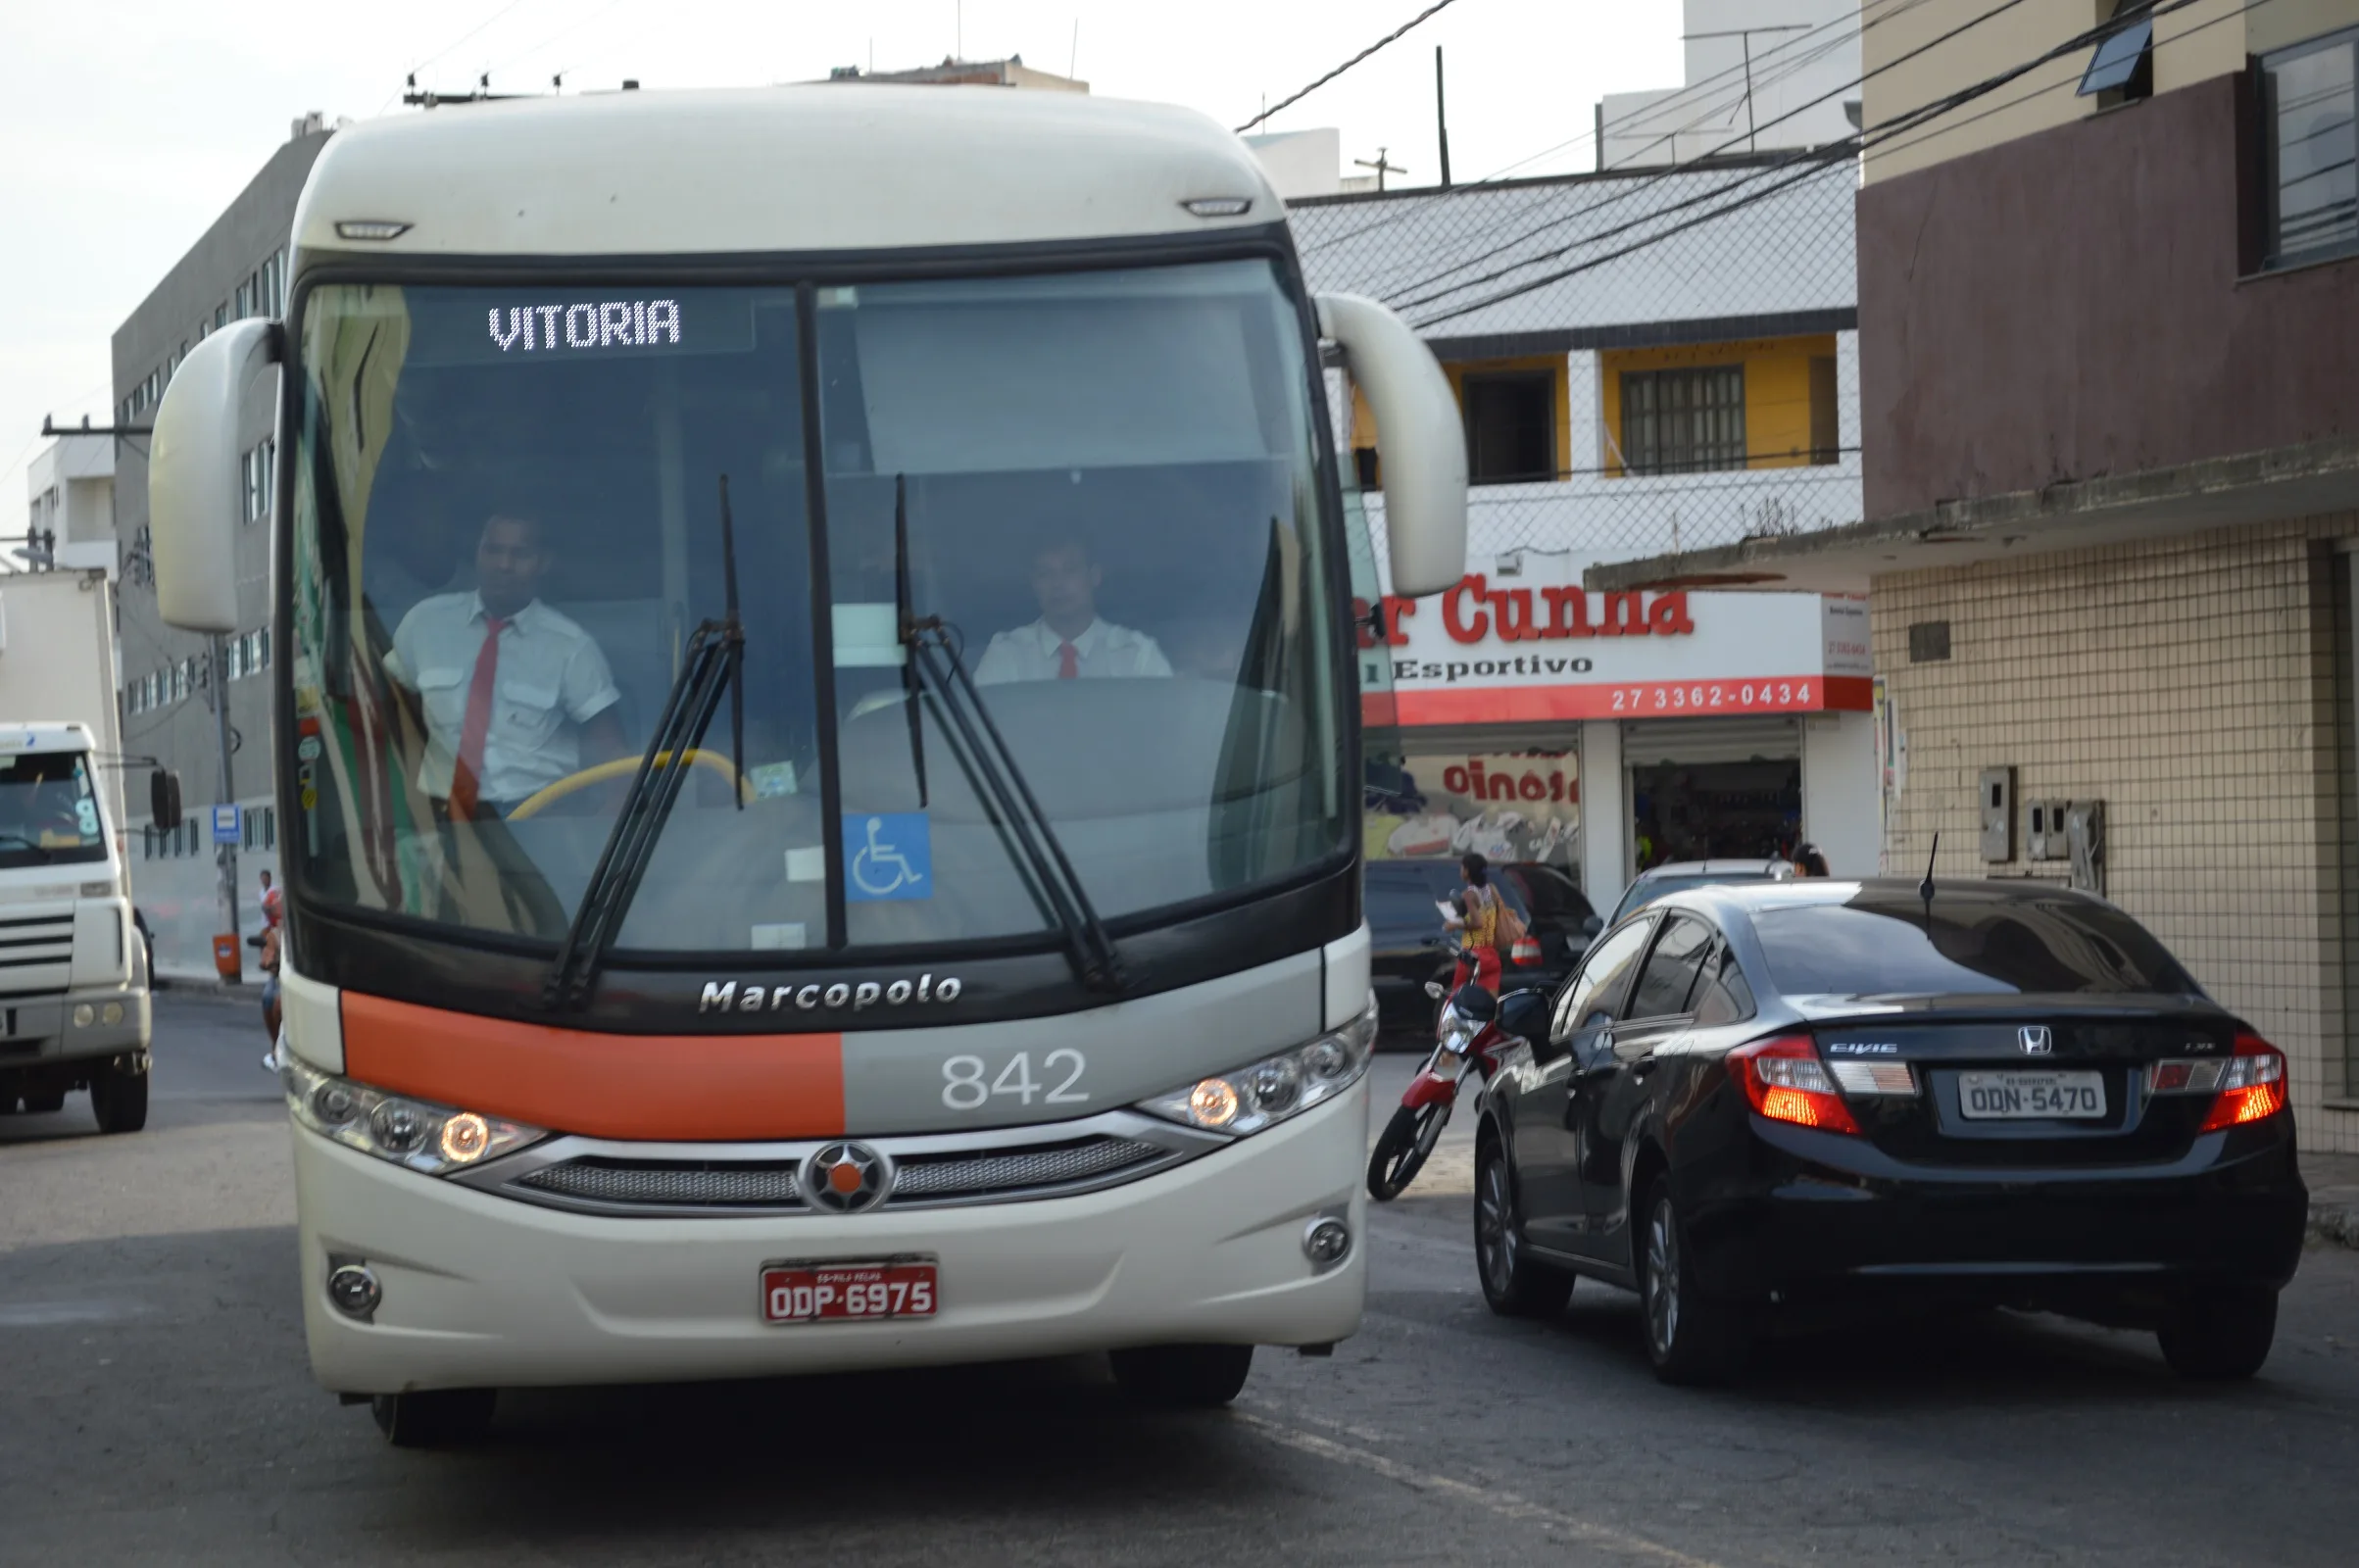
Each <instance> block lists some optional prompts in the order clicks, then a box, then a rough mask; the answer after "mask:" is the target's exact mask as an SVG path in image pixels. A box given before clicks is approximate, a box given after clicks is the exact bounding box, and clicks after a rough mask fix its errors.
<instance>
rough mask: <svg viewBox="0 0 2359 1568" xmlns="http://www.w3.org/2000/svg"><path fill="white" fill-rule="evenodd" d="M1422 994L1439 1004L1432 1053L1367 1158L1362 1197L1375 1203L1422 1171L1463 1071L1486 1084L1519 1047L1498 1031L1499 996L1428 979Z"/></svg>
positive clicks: (1445, 1122) (1438, 1138)
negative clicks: (1451, 987) (1365, 1194)
mask: <svg viewBox="0 0 2359 1568" xmlns="http://www.w3.org/2000/svg"><path fill="white" fill-rule="evenodd" d="M1425 990H1426V994H1427V995H1428V996H1431V997H1433V998H1434V999H1435V1000H1436V1001H1438V1002H1440V1003H1441V1004H1442V1010H1441V1017H1440V1019H1439V1021H1438V1022H1437V1023H1436V1025H1435V1030H1434V1034H1435V1039H1434V1049H1433V1054H1431V1055H1429V1056H1427V1057H1426V1058H1425V1065H1424V1066H1422V1067H1420V1068H1419V1069H1418V1071H1417V1076H1416V1077H1415V1078H1413V1079H1411V1080H1409V1086H1408V1091H1407V1093H1405V1094H1403V1095H1402V1096H1401V1108H1400V1109H1398V1110H1396V1111H1394V1112H1393V1119H1392V1120H1391V1121H1390V1122H1387V1123H1386V1124H1385V1129H1384V1133H1383V1136H1381V1137H1379V1138H1378V1139H1377V1140H1376V1149H1375V1152H1373V1153H1371V1154H1370V1155H1369V1156H1368V1196H1369V1197H1370V1198H1373V1199H1375V1200H1376V1201H1378V1202H1380V1203H1389V1202H1391V1201H1393V1200H1394V1199H1396V1198H1399V1197H1400V1196H1401V1193H1402V1192H1403V1191H1404V1190H1405V1189H1406V1188H1407V1187H1408V1184H1409V1183H1410V1182H1412V1181H1414V1180H1416V1177H1417V1172H1419V1171H1420V1170H1423V1169H1424V1168H1425V1161H1426V1159H1427V1158H1428V1156H1430V1155H1431V1154H1432V1153H1433V1152H1434V1146H1435V1145H1436V1144H1438V1143H1440V1142H1441V1139H1442V1129H1443V1128H1444V1127H1445V1126H1447V1125H1449V1122H1450V1109H1451V1107H1452V1106H1454V1105H1455V1104H1456V1103H1457V1100H1458V1086H1459V1084H1460V1083H1462V1082H1463V1081H1464V1080H1465V1077H1466V1073H1467V1071H1468V1069H1469V1068H1471V1069H1472V1070H1473V1071H1474V1072H1476V1073H1477V1074H1479V1075H1480V1076H1481V1078H1482V1081H1483V1083H1484V1084H1485V1085H1486V1086H1488V1085H1489V1084H1490V1082H1491V1079H1492V1076H1493V1075H1494V1074H1495V1073H1497V1072H1498V1071H1499V1067H1500V1065H1501V1062H1502V1060H1503V1058H1504V1055H1505V1054H1506V1053H1507V1052H1508V1051H1509V1050H1511V1049H1512V1048H1513V1047H1515V1046H1517V1045H1520V1044H1522V1041H1521V1039H1520V1037H1518V1036H1515V1035H1511V1034H1506V1033H1504V1032H1502V1031H1501V1030H1500V1029H1499V998H1497V997H1495V996H1493V995H1492V994H1491V991H1490V989H1489V988H1488V987H1486V986H1481V985H1474V984H1467V985H1463V986H1460V987H1459V988H1458V989H1457V990H1456V991H1455V992H1449V991H1448V988H1446V987H1445V986H1444V985H1443V984H1442V982H1440V981H1438V980H1430V981H1427V982H1426V987H1425Z"/></svg>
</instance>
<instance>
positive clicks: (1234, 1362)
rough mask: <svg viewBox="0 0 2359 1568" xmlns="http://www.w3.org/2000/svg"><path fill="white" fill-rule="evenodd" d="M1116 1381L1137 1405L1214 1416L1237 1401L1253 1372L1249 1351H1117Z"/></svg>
mask: <svg viewBox="0 0 2359 1568" xmlns="http://www.w3.org/2000/svg"><path fill="white" fill-rule="evenodd" d="M1108 1359H1110V1360H1111V1361H1112V1362H1113V1364H1114V1381H1115V1382H1116V1383H1118V1384H1120V1385H1121V1387H1122V1392H1123V1393H1124V1394H1126V1395H1128V1396H1129V1397H1130V1398H1131V1400H1132V1402H1134V1403H1137V1404H1144V1405H1150V1406H1153V1407H1155V1408H1156V1409H1161V1410H1210V1409H1215V1408H1217V1407H1218V1406H1220V1405H1224V1404H1226V1403H1228V1402H1229V1401H1230V1400H1231V1399H1234V1398H1235V1397H1237V1395H1238V1392H1239V1391H1240V1390H1242V1389H1243V1388H1244V1387H1245V1378H1246V1374H1247V1373H1248V1372H1250V1371H1251V1370H1253V1347H1252V1346H1250V1345H1151V1346H1148V1347H1146V1348H1141V1349H1135V1350H1116V1351H1114V1352H1113V1353H1112V1355H1111V1356H1110V1357H1108Z"/></svg>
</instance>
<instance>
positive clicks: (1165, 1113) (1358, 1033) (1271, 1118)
mask: <svg viewBox="0 0 2359 1568" xmlns="http://www.w3.org/2000/svg"><path fill="white" fill-rule="evenodd" d="M1375 1050H1376V1002H1375V999H1374V998H1373V997H1371V998H1370V999H1369V1001H1368V1006H1367V1009H1366V1010H1365V1011H1364V1012H1362V1013H1360V1014H1359V1016H1357V1017H1356V1018H1353V1019H1352V1021H1351V1022H1350V1023H1348V1024H1345V1025H1344V1026H1343V1027H1342V1028H1341V1029H1337V1030H1334V1031H1332V1032H1330V1033H1327V1034H1323V1035H1321V1036H1319V1037H1318V1038H1317V1039H1316V1040H1313V1041H1310V1042H1309V1043H1308V1044H1306V1045H1302V1046H1297V1047H1296V1048H1295V1049H1294V1050H1292V1051H1284V1052H1280V1053H1279V1054H1277V1055H1274V1056H1264V1057H1263V1058H1261V1059H1260V1060H1259V1061H1255V1062H1251V1063H1249V1064H1247V1065H1246V1066H1243V1067H1239V1068H1236V1069H1235V1070H1234V1071H1230V1072H1223V1073H1214V1074H1213V1075H1212V1076H1210V1077H1208V1078H1203V1079H1199V1080H1198V1081H1197V1082H1195V1083H1193V1084H1190V1085H1188V1086H1187V1087H1186V1088H1185V1089H1174V1090H1172V1091H1171V1092H1170V1093H1169V1094H1166V1095H1157V1096H1155V1098H1154V1099H1152V1100H1142V1101H1140V1102H1139V1103H1138V1105H1137V1107H1136V1108H1138V1109H1140V1110H1144V1111H1146V1112H1148V1113H1149V1114H1151V1115H1155V1116H1161V1117H1163V1118H1165V1119H1166V1120H1169V1121H1176V1122H1179V1123H1181V1124H1183V1125H1185V1126H1189V1127H1201V1128H1203V1129H1204V1130H1205V1131H1206V1132H1215V1133H1236V1134H1239V1135H1241V1136H1242V1135H1243V1134H1246V1133H1257V1132H1259V1131H1261V1129H1263V1128H1264V1127H1274V1126H1276V1125H1277V1124H1278V1123H1279V1122H1282V1121H1284V1120H1286V1119H1287V1118H1288V1117H1290V1116H1299V1115H1301V1114H1302V1112H1303V1111H1306V1110H1308V1109H1309V1108H1310V1107H1311V1106H1313V1105H1316V1104H1319V1103H1322V1102H1325V1101H1329V1100H1333V1099H1334V1098H1335V1097H1336V1096H1337V1095H1340V1094H1342V1093H1343V1092H1344V1091H1345V1090H1347V1089H1349V1088H1351V1087H1352V1084H1354V1083H1356V1082H1357V1081H1358V1080H1359V1077H1360V1075H1361V1074H1362V1073H1364V1072H1366V1071H1367V1070H1368V1058H1369V1057H1370V1056H1371V1055H1372V1054H1375Z"/></svg>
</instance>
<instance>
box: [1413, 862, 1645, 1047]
mask: <svg viewBox="0 0 2359 1568" xmlns="http://www.w3.org/2000/svg"><path fill="white" fill-rule="evenodd" d="M1491 872H1492V877H1491V880H1492V884H1493V886H1495V887H1497V888H1498V889H1499V894H1500V896H1501V897H1502V898H1503V899H1505V900H1506V902H1507V905H1508V907H1511V908H1513V909H1514V910H1515V912H1516V914H1517V916H1518V917H1520V918H1521V919H1522V920H1523V922H1524V924H1525V925H1526V926H1527V927H1528V928H1529V929H1530V931H1531V934H1532V939H1533V942H1534V944H1535V945H1536V947H1537V948H1538V950H1539V951H1538V953H1537V955H1533V954H1531V953H1527V954H1526V955H1525V956H1524V957H1523V958H1521V959H1517V958H1515V957H1514V956H1513V955H1509V956H1508V957H1507V958H1506V959H1504V960H1502V962H1501V964H1500V975H1499V982H1500V985H1499V989H1500V990H1501V991H1502V992H1504V991H1511V990H1514V989H1516V988H1517V987H1531V986H1548V987H1552V986H1554V985H1556V984H1558V983H1559V982H1561V981H1562V980H1563V979H1564V977H1565V976H1566V975H1568V974H1570V973H1571V972H1572V968H1573V965H1574V964H1575V963H1576V962H1578V961H1579V959H1580V957H1581V955H1582V954H1583V953H1584V952H1586V951H1588V948H1589V941H1590V937H1591V935H1592V934H1593V933H1594V932H1596V931H1597V930H1598V929H1599V928H1600V926H1601V924H1602V922H1600V921H1599V920H1598V919H1597V913H1596V911H1595V910H1593V909H1592V908H1591V907H1590V903H1589V900H1588V899H1587V898H1585V897H1583V895H1582V893H1581V890H1580V888H1579V887H1578V886H1576V885H1575V884H1574V882H1573V880H1572V878H1571V877H1569V876H1567V875H1565V873H1564V872H1562V871H1560V870H1558V869H1556V868H1555V867H1554V866H1550V865H1538V864H1525V863H1522V862H1511V863H1508V864H1503V865H1495V866H1493V867H1492V868H1491ZM1460 884H1461V878H1460V877H1459V875H1458V862H1457V861H1455V860H1370V861H1369V862H1368V863H1367V871H1366V894H1367V897H1366V908H1367V920H1368V933H1369V940H1370V942H1371V945H1372V952H1371V955H1370V967H1371V971H1372V973H1373V977H1374V980H1375V986H1376V999H1377V1003H1378V1005H1379V1007H1380V1009H1381V1012H1382V1015H1383V1016H1384V1018H1385V1019H1386V1021H1387V1022H1388V1023H1392V1024H1395V1025H1401V1026H1406V1025H1409V1024H1412V1023H1413V1024H1415V1025H1418V1026H1419V1027H1421V1028H1422V1027H1426V1026H1430V1025H1431V1023H1432V1022H1433V1013H1434V1004H1433V1002H1432V1000H1431V999H1430V998H1428V997H1427V996H1426V994H1425V983H1426V982H1427V981H1428V980H1434V979H1440V980H1442V981H1444V982H1448V980H1449V979H1450V970H1451V967H1452V961H1451V959H1450V956H1449V953H1448V952H1447V951H1446V946H1445V945H1446V939H1447V938H1448V936H1449V929H1448V927H1446V926H1445V925H1444V924H1443V923H1442V911H1441V910H1440V909H1439V908H1437V907H1436V906H1437V905H1438V904H1440V903H1443V902H1445V901H1447V900H1449V899H1450V896H1451V895H1453V894H1454V893H1456V892H1457V891H1458V888H1459V886H1460Z"/></svg>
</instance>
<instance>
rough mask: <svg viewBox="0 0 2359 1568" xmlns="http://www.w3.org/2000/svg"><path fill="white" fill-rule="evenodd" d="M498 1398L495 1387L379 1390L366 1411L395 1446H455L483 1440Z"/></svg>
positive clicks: (377, 1427) (489, 1427)
mask: <svg viewBox="0 0 2359 1568" xmlns="http://www.w3.org/2000/svg"><path fill="white" fill-rule="evenodd" d="M499 1402H500V1391H499V1390H497V1389H433V1390H429V1391H426V1392H422V1393H418V1394H380V1395H378V1396H377V1397H375V1398H373V1399H370V1400H369V1414H370V1415H372V1416H374V1417H376V1429H377V1430H378V1431H379V1432H382V1433H383V1434H384V1435H385V1441H386V1442H387V1443H390V1444H392V1445H393V1446H395V1447H397V1448H454V1447H459V1446H463V1445H465V1444H469V1443H479V1442H481V1441H482V1439H483V1435H484V1434H485V1433H487V1432H489V1431H490V1430H491V1417H492V1411H493V1410H494V1409H496V1408H497V1407H498V1405H499Z"/></svg>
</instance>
